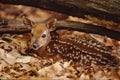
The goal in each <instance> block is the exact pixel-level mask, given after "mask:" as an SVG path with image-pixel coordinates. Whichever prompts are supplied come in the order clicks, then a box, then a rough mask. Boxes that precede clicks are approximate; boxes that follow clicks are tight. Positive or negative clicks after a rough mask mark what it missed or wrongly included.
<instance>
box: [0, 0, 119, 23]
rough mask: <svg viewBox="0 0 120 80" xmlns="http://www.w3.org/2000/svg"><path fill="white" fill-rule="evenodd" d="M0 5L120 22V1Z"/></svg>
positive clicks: (8, 0)
mask: <svg viewBox="0 0 120 80" xmlns="http://www.w3.org/2000/svg"><path fill="white" fill-rule="evenodd" d="M0 3H4V4H19V5H27V6H32V7H37V8H42V9H47V10H52V11H56V12H60V13H64V14H68V15H72V16H77V17H85V16H86V15H91V16H95V17H97V18H100V19H106V20H109V21H115V22H118V23H119V22H120V1H119V0H0Z"/></svg>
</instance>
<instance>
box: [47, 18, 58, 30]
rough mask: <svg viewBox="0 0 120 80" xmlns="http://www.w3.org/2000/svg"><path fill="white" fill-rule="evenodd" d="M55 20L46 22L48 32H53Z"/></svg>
mask: <svg viewBox="0 0 120 80" xmlns="http://www.w3.org/2000/svg"><path fill="white" fill-rule="evenodd" d="M56 21H57V19H52V20H49V21H48V22H47V28H48V29H49V30H50V31H53V30H54V29H55V23H56Z"/></svg>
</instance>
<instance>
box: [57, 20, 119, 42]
mask: <svg viewBox="0 0 120 80" xmlns="http://www.w3.org/2000/svg"><path fill="white" fill-rule="evenodd" d="M55 27H56V29H55V30H61V29H68V30H76V31H81V32H86V33H93V34H99V35H103V36H107V37H110V38H113V39H116V40H120V32H118V31H114V30H109V29H106V28H105V27H102V26H95V25H91V24H85V23H80V22H73V21H57V22H56V24H55Z"/></svg>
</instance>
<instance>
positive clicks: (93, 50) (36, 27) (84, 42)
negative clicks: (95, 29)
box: [24, 20, 118, 66]
mask: <svg viewBox="0 0 120 80" xmlns="http://www.w3.org/2000/svg"><path fill="white" fill-rule="evenodd" d="M24 23H25V24H29V25H31V26H32V32H31V34H32V39H31V44H32V45H31V47H32V48H33V49H34V50H38V51H40V53H44V52H47V53H54V54H59V55H60V56H61V57H62V58H64V59H66V60H72V61H74V62H78V63H80V64H85V65H91V64H95V65H111V66H115V65H117V64H118V61H117V59H116V57H115V56H113V55H112V53H111V51H110V50H109V49H108V48H107V47H106V46H105V45H103V44H102V43H100V42H98V41H97V40H95V39H93V38H90V37H85V36H83V37H80V38H78V37H72V36H66V37H63V36H59V35H57V34H56V33H51V32H50V31H51V29H50V28H49V26H50V24H49V23H48V24H45V23H38V24H32V22H31V21H30V20H27V21H25V22H24Z"/></svg>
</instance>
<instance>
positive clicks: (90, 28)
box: [0, 19, 120, 40]
mask: <svg viewBox="0 0 120 80" xmlns="http://www.w3.org/2000/svg"><path fill="white" fill-rule="evenodd" d="M61 29H66V30H75V31H80V32H86V33H93V34H99V35H102V36H107V37H110V38H113V39H116V40H120V32H118V31H114V30H109V29H106V28H105V27H102V26H95V25H92V24H86V23H81V22H74V21H57V22H56V23H55V28H54V29H53V30H54V31H56V30H61ZM30 32H31V28H29V27H28V26H26V25H24V24H23V22H19V21H16V20H5V19H3V20H0V34H4V33H8V34H24V33H30Z"/></svg>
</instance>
